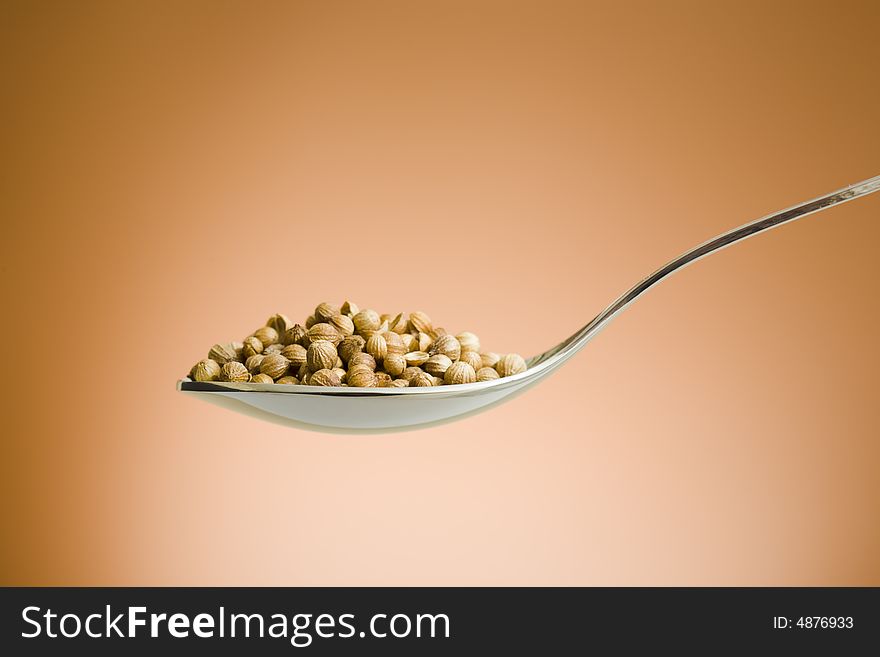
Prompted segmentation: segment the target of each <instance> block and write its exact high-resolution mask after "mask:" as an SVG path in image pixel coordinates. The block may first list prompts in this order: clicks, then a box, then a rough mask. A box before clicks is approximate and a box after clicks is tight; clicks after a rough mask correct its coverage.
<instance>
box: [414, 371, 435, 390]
mask: <svg viewBox="0 0 880 657" xmlns="http://www.w3.org/2000/svg"><path fill="white" fill-rule="evenodd" d="M433 385H434V377H433V376H431V375H430V374H428V373H427V372H422V373H421V374H416V375H415V376H414V377H413V378H411V379H410V380H409V386H410V388H428V387H430V386H433Z"/></svg>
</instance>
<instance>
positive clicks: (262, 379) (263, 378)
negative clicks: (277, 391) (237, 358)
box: [251, 373, 275, 383]
mask: <svg viewBox="0 0 880 657" xmlns="http://www.w3.org/2000/svg"><path fill="white" fill-rule="evenodd" d="M251 383H275V382H274V381H273V380H272V377H271V376H269V375H268V374H263V373H260V374H254V375H253V376H252V377H251Z"/></svg>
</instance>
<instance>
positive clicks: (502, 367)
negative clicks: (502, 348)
mask: <svg viewBox="0 0 880 657" xmlns="http://www.w3.org/2000/svg"><path fill="white" fill-rule="evenodd" d="M526 368H527V366H526V361H525V360H523V357H522V356H520V355H519V354H507V355H505V356H502V357H501V360H499V361H498V362H497V363H495V371H496V372H498V374H500V375H501V376H502V377H504V376H513V375H514V374H519V373H520V372H525V371H526Z"/></svg>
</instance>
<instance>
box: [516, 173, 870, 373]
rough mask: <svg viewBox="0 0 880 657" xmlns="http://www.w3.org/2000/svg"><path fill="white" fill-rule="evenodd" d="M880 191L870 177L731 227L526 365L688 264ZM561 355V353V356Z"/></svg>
mask: <svg viewBox="0 0 880 657" xmlns="http://www.w3.org/2000/svg"><path fill="white" fill-rule="evenodd" d="M878 190H880V176H874V177H873V178H869V179H868V180H864V181H862V182H860V183H856V184H854V185H850V186H848V187H844V188H843V189H839V190H837V191H835V192H831V193H830V194H825V195H824V196H820V197H819V198H815V199H813V200H811V201H806V202H805V203H799V204H798V205H793V206H792V207H790V208H786V209H785V210H781V211H779V212H775V213H773V214H769V215H767V216H765V217H761V218H760V219H757V220H755V221H752V222H750V223H747V224H745V225H743V226H740V227H739V228H734V229H733V230H730V231H728V232H726V233H724V234H722V235H719V236H718V237H715V238H713V239H711V240H709V241H708V242H703V243H702V244H700V245H699V246H697V247H695V248H693V249H691V250H690V251H688V252H687V253H684V254H682V255H680V256H679V257H677V258H675V259H674V260H671V261H670V262H668V263H667V264H665V265H663V266H662V267H661V268H660V269H658V270H657V271H655V272H654V273H653V274H651V275H650V276H647V277H646V278H644V279H642V280H641V281H639V282H638V283H636V284H635V285H634V286H633V287H632V288H630V289H629V290H627V291H626V292H625V293H624V294H622V295H621V296H619V297H618V298H617V299H616V300H615V301H614V302H613V303H612V304H611V305H610V306H608V307H607V308H606V309H605V310H603V311H602V312H601V313H599V314H598V315H596V317H594V318H593V319H592V320H591V321H590V322H589V323H588V324H587V325H586V326H584V327H583V328H581V329H580V330H579V331H578V332H577V333H575V334H574V335H572V336H571V337H570V338H568V339H567V340H565V341H564V342H563V343H562V344H560V345H559V346H557V347H555V348H554V349H551V350H550V351H548V352H547V353H544V354H541V355H540V356H538V357H537V358H534V359H532V362H531V363H530V365H533V364H538V363H541V362H544V361H547V360H548V359H550V358H551V357H552V356H555V355H557V354H559V355H560V360H567V358H568V357H570V356H571V355H573V354H574V353H575V352H576V351H578V350H579V349H580V348H581V347H583V346H584V345H585V344H586V343H587V342H589V340H590V339H592V338H593V337H594V336H595V335H596V334H597V333H598V332H599V331H600V330H601V329H602V328H603V327H604V326H605V325H606V324H608V322H610V321H611V320H612V319H614V317H615V316H617V314H618V313H620V312H621V311H623V310H625V309H626V308H627V307H628V306H629V305H630V304H631V303H632V302H633V301H635V300H636V299H638V298H639V297H640V296H641V295H642V293H644V292H645V291H646V290H648V289H649V288H650V287H652V286H654V285H656V284H657V283H659V282H660V281H662V280H663V279H664V278H666V277H667V276H669V275H670V274H672V273H673V272H676V271H678V270H679V269H682V268H683V267H686V266H687V265H689V264H691V263H692V262H696V261H697V260H699V259H700V258H705V257H706V256H707V255H709V254H711V253H715V252H716V251H720V250H721V249H723V248H725V247H728V246H730V245H731V244H735V243H736V242H740V241H742V240H744V239H746V238H749V237H752V236H754V235H757V234H758V233H762V232H764V231H766V230H770V229H771V228H775V227H776V226H781V225H782V224H786V223H789V222H791V221H794V220H795V219H800V218H801V217H806V216H807V215H809V214H813V213H815V212H820V211H822V210H827V209H828V208H830V207H832V206H834V205H838V204H840V203H845V202H847V201H852V200H853V199H856V198H858V197H860V196H865V195H867V194H871V193H872V192H876V191H878ZM563 352H565V353H563Z"/></svg>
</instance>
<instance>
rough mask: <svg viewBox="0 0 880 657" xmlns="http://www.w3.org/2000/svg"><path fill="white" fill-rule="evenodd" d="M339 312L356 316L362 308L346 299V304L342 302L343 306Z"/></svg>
mask: <svg viewBox="0 0 880 657" xmlns="http://www.w3.org/2000/svg"><path fill="white" fill-rule="evenodd" d="M339 312H341V313H342V314H343V315H348V316H349V317H354V316H355V315H357V314H358V312H360V308H358V307H357V305H356V304H354V303H352V302H351V301H346V302H345V303H344V304H342V308H340V309H339Z"/></svg>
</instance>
